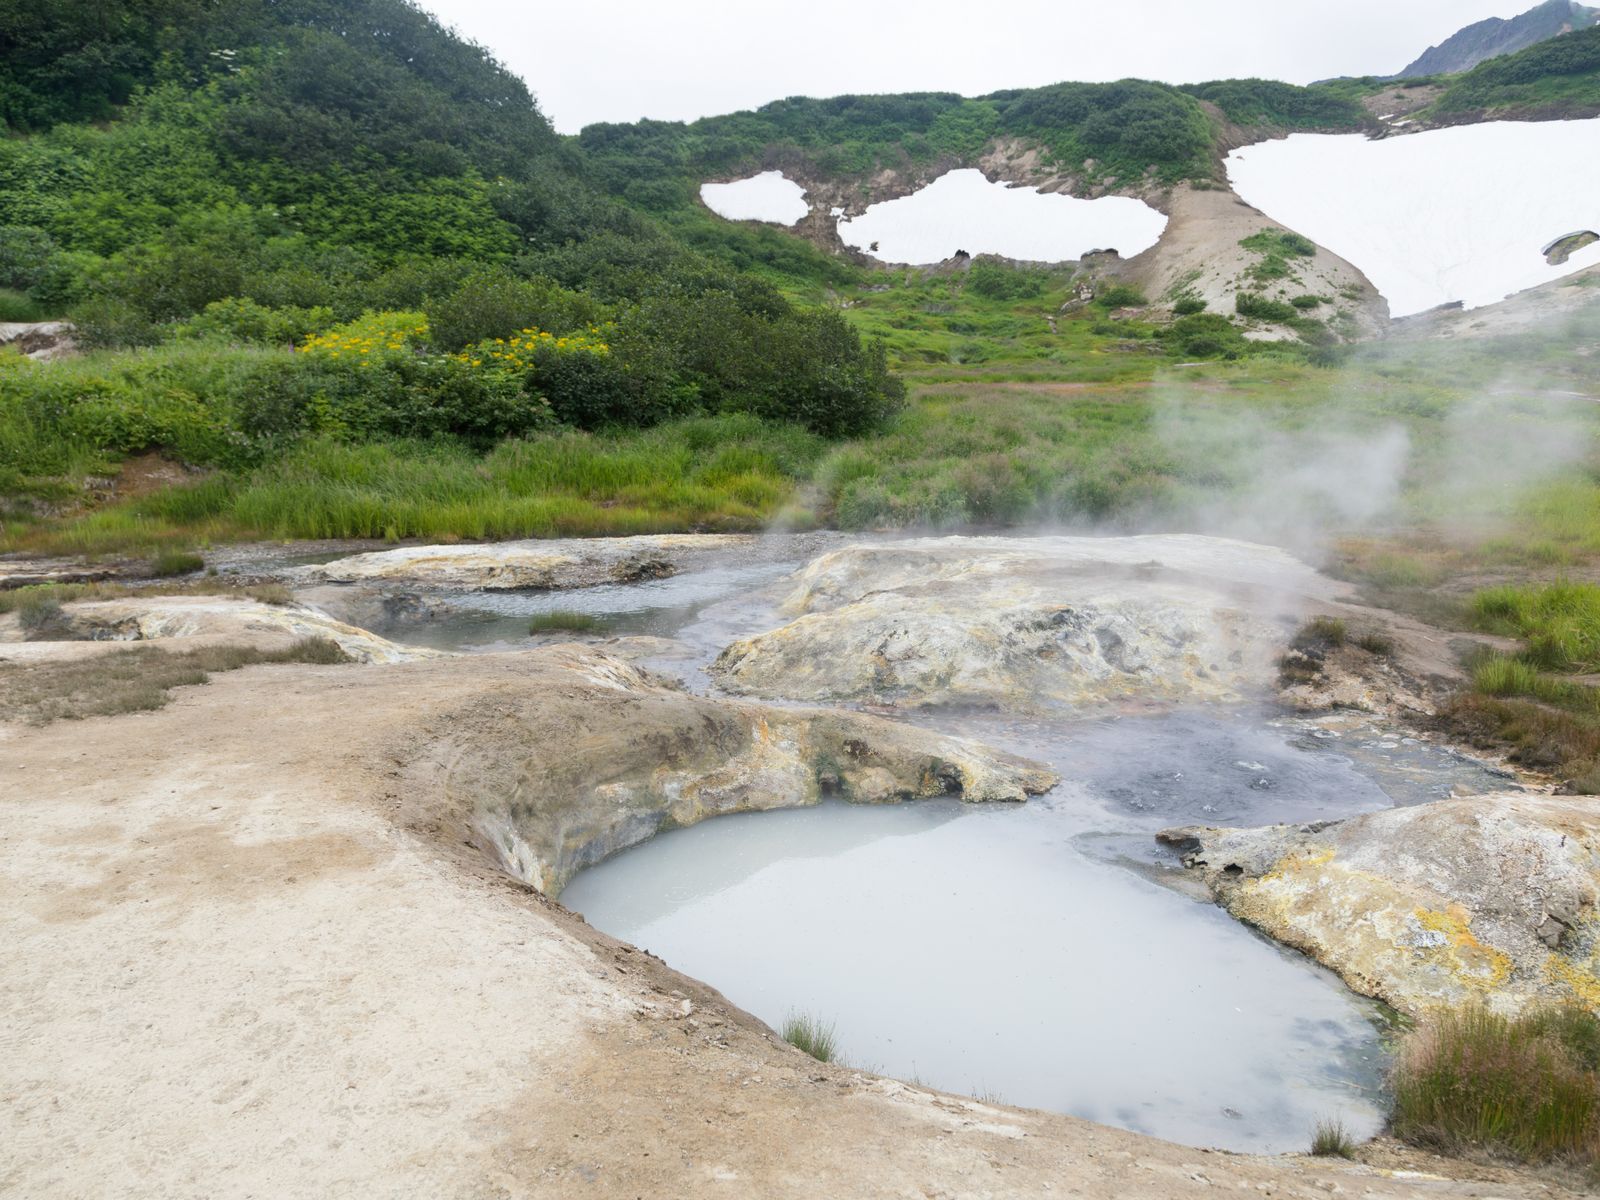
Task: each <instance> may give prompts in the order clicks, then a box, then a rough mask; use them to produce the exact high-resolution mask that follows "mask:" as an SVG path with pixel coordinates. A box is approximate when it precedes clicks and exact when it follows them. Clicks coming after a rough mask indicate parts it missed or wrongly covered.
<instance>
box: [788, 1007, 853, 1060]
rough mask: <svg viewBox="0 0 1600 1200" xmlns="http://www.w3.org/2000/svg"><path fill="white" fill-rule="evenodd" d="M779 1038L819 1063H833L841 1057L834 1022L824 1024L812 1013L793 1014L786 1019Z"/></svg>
mask: <svg viewBox="0 0 1600 1200" xmlns="http://www.w3.org/2000/svg"><path fill="white" fill-rule="evenodd" d="M779 1036H781V1037H782V1038H783V1040H784V1041H786V1042H788V1043H789V1044H790V1045H791V1046H793V1047H794V1048H795V1049H796V1050H800V1051H802V1052H804V1053H806V1054H809V1055H810V1056H811V1057H812V1058H814V1059H816V1060H817V1061H818V1062H833V1061H834V1059H836V1058H837V1057H838V1056H839V1039H838V1035H837V1034H836V1033H835V1031H834V1025H833V1022H831V1021H828V1022H824V1021H823V1020H822V1019H821V1018H820V1017H814V1016H812V1015H811V1014H810V1013H791V1014H790V1015H789V1016H788V1017H786V1018H784V1022H783V1028H782V1029H781V1030H779Z"/></svg>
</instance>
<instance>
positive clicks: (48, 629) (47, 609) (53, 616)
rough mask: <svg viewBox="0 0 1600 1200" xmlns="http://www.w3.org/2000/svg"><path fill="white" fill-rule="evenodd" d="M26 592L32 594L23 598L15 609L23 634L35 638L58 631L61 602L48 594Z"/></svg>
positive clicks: (62, 616)
mask: <svg viewBox="0 0 1600 1200" xmlns="http://www.w3.org/2000/svg"><path fill="white" fill-rule="evenodd" d="M27 590H28V591H29V592H30V593H32V594H30V595H25V596H23V597H22V598H21V599H20V600H19V602H18V604H17V608H16V613H17V623H18V624H19V625H20V626H21V627H22V632H23V634H24V635H25V636H27V637H30V638H37V637H40V636H41V635H45V634H48V633H52V632H55V631H57V630H59V629H60V627H61V625H62V621H63V618H64V613H63V612H62V608H61V601H60V600H59V599H58V598H57V597H56V596H54V595H52V594H50V593H49V592H43V591H40V592H34V590H33V589H31V588H30V589H27Z"/></svg>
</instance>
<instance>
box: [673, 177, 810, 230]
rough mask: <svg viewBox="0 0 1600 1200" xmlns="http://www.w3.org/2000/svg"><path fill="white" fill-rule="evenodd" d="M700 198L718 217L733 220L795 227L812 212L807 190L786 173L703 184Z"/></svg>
mask: <svg viewBox="0 0 1600 1200" xmlns="http://www.w3.org/2000/svg"><path fill="white" fill-rule="evenodd" d="M700 199H701V200H703V201H705V206H706V207H707V208H709V209H710V210H711V211H712V212H714V213H716V214H717V216H719V217H726V218H727V219H728V220H730V221H766V222H768V223H769V224H772V225H793V224H795V223H796V222H797V221H799V220H800V219H801V218H802V217H804V216H805V215H806V214H807V213H808V212H810V211H811V206H810V205H809V204H807V203H806V193H805V189H804V188H802V187H801V186H800V185H799V184H798V183H796V182H795V181H794V180H792V179H790V178H789V177H788V176H787V175H785V174H784V173H783V172H782V171H763V172H761V174H759V175H752V176H751V177H750V178H749V179H739V180H735V181H734V182H733V183H707V184H703V185H702V186H701V188H700Z"/></svg>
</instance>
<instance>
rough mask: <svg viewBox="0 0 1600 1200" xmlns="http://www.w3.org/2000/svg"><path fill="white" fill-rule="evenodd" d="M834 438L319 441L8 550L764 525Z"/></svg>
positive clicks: (649, 434)
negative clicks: (481, 451) (478, 445)
mask: <svg viewBox="0 0 1600 1200" xmlns="http://www.w3.org/2000/svg"><path fill="white" fill-rule="evenodd" d="M822 449H823V443H822V442H821V440H820V439H818V438H817V437H816V436H815V435H813V434H810V433H807V432H805V431H804V430H802V429H799V428H797V427H795V426H789V425H778V424H773V423H770V422H765V421H761V420H759V419H758V418H755V417H750V416H743V415H738V416H723V417H698V418H692V419H689V420H684V421H678V422H674V423H672V424H669V425H662V426H658V427H656V428H654V429H649V430H643V431H629V432H619V433H614V434H586V433H578V432H575V431H567V432H561V433H555V434H551V435H548V436H545V437H541V438H537V439H532V440H528V441H510V442H503V443H501V444H500V445H499V446H498V447H497V448H495V449H494V450H493V451H491V452H490V453H489V454H488V455H483V456H480V455H477V454H474V453H473V452H472V451H470V450H468V449H467V448H465V447H462V446H459V445H454V444H449V443H403V442H402V443H394V442H375V443H368V444H364V445H354V444H350V443H346V442H341V441H337V440H333V439H323V440H319V441H313V442H308V443H305V444H303V445H302V446H300V447H299V448H297V449H296V450H294V451H292V452H291V453H290V454H289V455H288V456H287V457H285V458H284V459H282V460H281V461H279V462H277V463H275V464H273V465H271V466H269V467H263V468H260V469H258V470H255V471H252V472H249V473H246V474H244V475H242V476H230V475H217V476H213V477H212V478H210V479H207V480H205V481H202V482H200V483H198V484H195V485H192V486H189V487H184V488H176V489H172V490H169V491H165V492H159V493H156V494H154V495H151V496H148V497H145V498H142V499H139V500H135V501H132V502H129V503H126V504H122V505H117V506H114V507H111V508H107V509H103V510H100V511H98V512H95V513H91V514H88V515H86V516H84V517H82V518H79V519H77V520H74V521H70V522H66V523H60V524H57V525H54V526H45V527H42V528H38V527H36V528H29V527H28V526H26V525H22V526H21V527H20V528H19V529H18V530H17V531H15V532H13V533H11V534H10V535H9V536H8V537H6V538H5V539H4V540H0V546H3V547H6V548H13V549H31V550H45V551H50V552H56V553H87V554H97V553H107V552H111V551H115V550H123V549H127V548H128V547H130V546H137V547H159V546H162V545H172V544H174V543H192V542H193V541H194V540H201V541H204V540H221V539H227V538H250V537H265V538H279V539H296V538H390V539H400V538H424V539H430V540H440V539H461V538H465V539H503V538H517V537H555V536H584V535H599V534H636V533H662V532H671V531H675V530H683V529H711V530H753V529H759V528H761V527H762V526H763V525H765V524H766V523H767V522H768V521H770V520H772V519H773V518H774V517H775V516H776V514H777V513H778V512H779V510H780V509H782V508H783V507H784V506H785V505H786V504H787V503H788V502H789V501H790V499H791V498H792V496H793V494H794V490H795V487H796V483H797V480H799V479H800V478H802V477H803V476H804V475H806V474H807V473H808V472H809V471H810V469H811V467H812V465H813V464H814V463H815V462H816V460H817V459H818V458H819V457H820V455H821V453H822Z"/></svg>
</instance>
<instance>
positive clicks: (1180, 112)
mask: <svg viewBox="0 0 1600 1200" xmlns="http://www.w3.org/2000/svg"><path fill="white" fill-rule="evenodd" d="M1000 115H1001V120H1002V123H1003V125H1004V126H1005V127H1006V128H1007V129H1008V130H1010V131H1013V132H1018V133H1025V134H1031V135H1033V136H1035V137H1037V138H1038V139H1039V140H1040V141H1042V142H1043V143H1044V144H1045V146H1046V147H1047V148H1049V149H1050V151H1051V152H1052V153H1053V154H1054V155H1055V156H1056V157H1057V158H1058V159H1061V160H1062V161H1064V162H1066V163H1069V164H1081V163H1082V162H1083V161H1084V160H1085V159H1094V160H1095V162H1096V163H1097V164H1098V173H1099V174H1101V175H1117V176H1118V177H1120V178H1132V177H1138V176H1142V175H1144V174H1145V172H1146V171H1153V172H1154V173H1155V174H1157V175H1158V176H1159V177H1160V178H1162V179H1168V180H1172V179H1179V178H1184V177H1188V176H1196V175H1207V174H1209V173H1210V163H1209V157H1210V153H1211V123H1210V121H1209V120H1207V118H1206V115H1205V113H1204V112H1203V111H1202V110H1201V108H1200V106H1199V105H1198V104H1197V103H1195V101H1194V100H1193V99H1192V98H1191V97H1189V96H1185V95H1184V94H1183V93H1182V92H1179V91H1177V90H1175V89H1173V88H1170V87H1167V86H1165V85H1163V84H1158V83H1148V82H1146V81H1144V80H1141V79H1124V80H1121V81H1119V82H1117V83H1058V84H1054V85H1052V86H1050V87H1043V88H1035V89H1033V90H1031V91H1026V92H1022V93H1019V94H1017V95H1016V96H1015V97H1014V98H1012V99H1010V100H1009V101H1007V102H1006V103H1004V104H1002V105H1001V108H1000Z"/></svg>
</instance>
